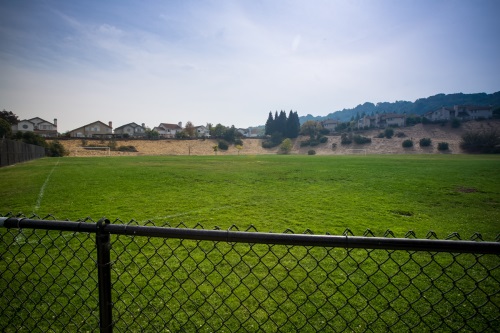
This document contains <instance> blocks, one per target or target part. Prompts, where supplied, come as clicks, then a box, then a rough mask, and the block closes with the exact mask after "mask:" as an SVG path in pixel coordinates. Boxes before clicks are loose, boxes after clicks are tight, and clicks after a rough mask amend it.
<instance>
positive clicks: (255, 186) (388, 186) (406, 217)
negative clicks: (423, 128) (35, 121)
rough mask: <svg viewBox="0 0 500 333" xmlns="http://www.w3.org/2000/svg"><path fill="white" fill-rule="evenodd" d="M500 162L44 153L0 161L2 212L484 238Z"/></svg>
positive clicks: (495, 213) (493, 224)
mask: <svg viewBox="0 0 500 333" xmlns="http://www.w3.org/2000/svg"><path fill="white" fill-rule="evenodd" d="M499 171H500V158H499V157H498V156H484V155H483V156H479V155H474V156H470V155H416V156H337V157H332V156H329V157H321V156H231V157H222V156H212V157H194V156H182V157H171V156H169V157H114V158H110V157H102V158H60V159H57V158H46V159H42V160H38V161H32V162H29V163H24V164H19V165H15V166H11V167H7V168H2V169H0V183H1V184H2V186H1V188H0V198H1V200H0V213H2V214H6V213H8V212H12V213H14V214H17V213H19V212H22V213H24V214H25V215H30V214H32V213H35V214H37V215H39V216H42V217H43V216H45V215H47V214H52V215H54V216H55V217H56V218H57V219H69V220H76V219H83V218H85V217H91V218H93V219H94V220H97V219H99V218H101V217H103V216H105V217H107V218H109V219H110V220H112V221H114V220H116V219H120V220H122V221H124V222H128V221H130V220H132V219H134V220H137V221H139V222H140V223H143V222H145V221H147V220H152V221H153V222H155V224H160V225H162V224H165V223H169V224H170V225H172V226H175V225H177V224H179V223H181V222H183V223H185V224H186V225H187V226H189V227H193V226H194V225H196V224H197V223H200V224H202V225H203V226H204V227H205V228H207V229H212V228H213V227H214V226H219V227H221V228H228V227H230V226H231V225H233V224H234V225H236V226H238V227H239V228H240V229H242V230H244V229H246V228H247V227H249V226H250V225H254V226H255V227H256V228H257V229H258V230H259V231H273V232H282V231H284V230H285V229H287V228H289V229H292V230H294V231H295V232H303V231H304V230H306V229H311V230H312V231H313V232H314V233H325V232H329V233H332V234H341V233H342V232H343V231H344V230H345V229H346V228H350V229H351V230H352V231H353V232H354V233H355V234H356V235H361V234H362V233H363V232H364V231H365V230H366V229H367V228H370V229H371V230H372V231H373V232H374V233H376V234H382V233H383V232H385V230H387V229H391V230H393V231H394V232H395V233H396V235H397V236H400V237H402V236H403V235H404V234H405V233H406V232H407V231H408V230H414V231H415V232H416V233H417V236H419V237H424V236H425V234H426V233H427V232H428V231H430V230H433V231H435V232H436V233H437V234H438V236H440V237H445V236H446V235H448V234H449V233H452V232H458V233H460V235H461V236H462V237H464V238H468V237H469V236H471V235H472V234H473V233H474V232H479V233H481V234H483V236H484V237H485V238H487V239H490V240H491V239H494V237H495V236H496V235H497V234H498V233H499V232H500V209H499V208H500V172H499Z"/></svg>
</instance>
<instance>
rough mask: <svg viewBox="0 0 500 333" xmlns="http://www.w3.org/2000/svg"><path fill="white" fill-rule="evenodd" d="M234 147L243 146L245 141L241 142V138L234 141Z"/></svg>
mask: <svg viewBox="0 0 500 333" xmlns="http://www.w3.org/2000/svg"><path fill="white" fill-rule="evenodd" d="M234 145H235V146H243V140H241V138H236V139H234Z"/></svg>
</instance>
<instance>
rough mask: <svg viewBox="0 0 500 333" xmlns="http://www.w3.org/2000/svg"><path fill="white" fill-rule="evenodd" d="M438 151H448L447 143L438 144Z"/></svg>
mask: <svg viewBox="0 0 500 333" xmlns="http://www.w3.org/2000/svg"><path fill="white" fill-rule="evenodd" d="M438 150H441V151H442V150H448V142H440V143H438Z"/></svg>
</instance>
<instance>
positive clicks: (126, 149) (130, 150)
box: [118, 146, 137, 152]
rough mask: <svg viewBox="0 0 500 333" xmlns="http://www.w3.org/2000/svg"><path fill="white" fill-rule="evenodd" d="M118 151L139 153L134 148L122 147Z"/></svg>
mask: <svg viewBox="0 0 500 333" xmlns="http://www.w3.org/2000/svg"><path fill="white" fill-rule="evenodd" d="M118 151H129V152H137V149H135V147H134V146H120V147H118Z"/></svg>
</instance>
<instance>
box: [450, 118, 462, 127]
mask: <svg viewBox="0 0 500 333" xmlns="http://www.w3.org/2000/svg"><path fill="white" fill-rule="evenodd" d="M460 125H461V122H460V119H458V118H453V120H452V121H451V127H452V128H459V127H460Z"/></svg>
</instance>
